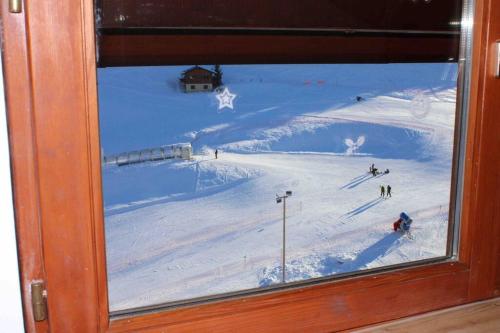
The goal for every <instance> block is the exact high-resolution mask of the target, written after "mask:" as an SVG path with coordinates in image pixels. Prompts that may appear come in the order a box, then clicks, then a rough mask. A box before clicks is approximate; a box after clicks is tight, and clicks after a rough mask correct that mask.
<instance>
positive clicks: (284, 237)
mask: <svg viewBox="0 0 500 333" xmlns="http://www.w3.org/2000/svg"><path fill="white" fill-rule="evenodd" d="M286 198H287V197H286V196H284V197H283V253H282V255H281V267H282V269H281V270H282V273H283V276H282V277H281V282H282V283H285V281H286V280H285V278H286V276H285V272H286V265H285V258H286V256H285V250H286Z"/></svg>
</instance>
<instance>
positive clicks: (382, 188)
mask: <svg viewBox="0 0 500 333" xmlns="http://www.w3.org/2000/svg"><path fill="white" fill-rule="evenodd" d="M380 196H381V197H382V198H383V197H385V187H384V185H380Z"/></svg>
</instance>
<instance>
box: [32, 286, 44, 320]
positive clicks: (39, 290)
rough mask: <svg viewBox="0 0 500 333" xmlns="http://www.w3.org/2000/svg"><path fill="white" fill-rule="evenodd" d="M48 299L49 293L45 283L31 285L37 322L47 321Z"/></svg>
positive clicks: (34, 314)
mask: <svg viewBox="0 0 500 333" xmlns="http://www.w3.org/2000/svg"><path fill="white" fill-rule="evenodd" d="M46 298H47V291H46V290H45V287H44V284H43V282H33V283H32V284H31V305H32V307H33V317H34V319H35V321H44V320H46V319H47V302H46Z"/></svg>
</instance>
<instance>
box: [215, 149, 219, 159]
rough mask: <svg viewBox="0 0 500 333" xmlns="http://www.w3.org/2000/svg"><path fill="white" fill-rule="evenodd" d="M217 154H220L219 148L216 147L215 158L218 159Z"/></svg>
mask: <svg viewBox="0 0 500 333" xmlns="http://www.w3.org/2000/svg"><path fill="white" fill-rule="evenodd" d="M217 155H219V150H218V149H215V159H217Z"/></svg>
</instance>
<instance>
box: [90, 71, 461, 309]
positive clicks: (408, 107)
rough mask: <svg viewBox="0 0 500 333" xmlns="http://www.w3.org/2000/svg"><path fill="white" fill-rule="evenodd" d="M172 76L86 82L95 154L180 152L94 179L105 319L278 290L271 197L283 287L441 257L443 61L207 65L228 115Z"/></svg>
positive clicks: (448, 88)
mask: <svg viewBox="0 0 500 333" xmlns="http://www.w3.org/2000/svg"><path fill="white" fill-rule="evenodd" d="M183 69H184V68H181V67H159V68H155V67H150V68H131V69H120V68H118V69H101V70H100V72H99V94H100V117H101V140H102V145H103V150H104V152H105V154H113V153H118V152H122V151H127V150H134V149H141V148H147V147H155V146H160V145H165V144H171V143H176V142H185V141H190V142H191V143H192V145H193V148H194V158H193V160H192V161H180V160H174V161H164V162H155V163H146V164H140V165H131V166H126V167H106V168H104V169H103V182H104V185H103V191H104V200H105V214H106V242H107V260H108V279H109V291H110V305H111V310H121V309H127V308H131V307H137V306H144V305H151V304H157V303H163V302H169V301H175V300H183V299H188V298H193V297H199V296H206V295H212V294H217V293H225V292H231V291H237V290H243V289H251V288H256V287H260V286H269V285H272V284H275V283H280V282H281V264H280V260H281V247H282V244H281V242H282V240H281V237H282V233H281V230H282V204H276V201H275V195H276V194H283V193H284V192H285V191H286V190H292V191H293V196H292V197H290V198H289V199H288V200H287V243H286V251H287V281H288V282H290V281H298V280H302V279H307V278H314V277H320V276H326V275H331V274H336V273H345V272H350V271H355V270H360V269H368V268H373V267H379V266H382V265H392V264H397V263H402V262H408V261H412V260H420V259H426V258H431V257H436V256H442V255H445V253H446V239H447V234H446V233H447V222H448V221H447V219H448V209H449V194H450V193H449V192H450V180H451V156H452V146H453V134H454V113H455V98H456V88H455V86H456V70H457V68H456V65H452V64H404V65H268V66H262V65H258V66H257V65H254V66H223V71H224V83H225V84H226V86H227V87H228V88H229V89H230V90H231V92H233V93H235V94H236V95H237V97H236V99H235V101H234V104H235V109H234V110H232V111H231V110H228V109H224V110H218V104H217V99H216V98H215V94H213V93H199V94H185V93H182V92H181V91H180V89H179V88H178V86H177V81H176V80H177V78H178V76H179V74H180V73H181V72H182V70H183ZM356 96H362V97H363V99H364V100H363V101H360V102H357V101H356ZM221 111H222V112H221ZM215 149H219V151H220V154H219V158H218V159H214V154H213V152H214V150H215ZM372 163H375V166H376V167H378V168H379V169H381V170H385V169H390V173H389V174H385V175H379V176H376V177H373V176H371V175H369V174H368V168H369V166H370V165H371V164H372ZM388 184H390V185H391V187H392V188H393V197H392V198H388V199H382V198H380V196H379V193H380V189H379V188H380V185H388ZM401 211H406V212H408V213H409V214H410V215H411V216H412V218H413V219H414V225H413V229H412V237H411V238H409V237H407V236H401V235H400V234H399V233H394V232H392V230H391V227H392V222H394V220H396V219H397V217H398V215H399V213H400V212H401Z"/></svg>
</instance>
